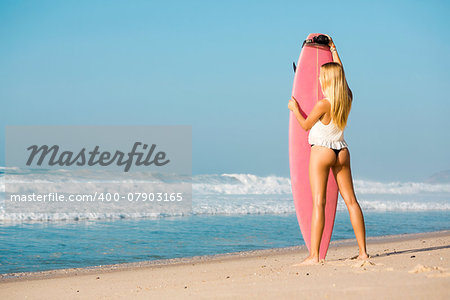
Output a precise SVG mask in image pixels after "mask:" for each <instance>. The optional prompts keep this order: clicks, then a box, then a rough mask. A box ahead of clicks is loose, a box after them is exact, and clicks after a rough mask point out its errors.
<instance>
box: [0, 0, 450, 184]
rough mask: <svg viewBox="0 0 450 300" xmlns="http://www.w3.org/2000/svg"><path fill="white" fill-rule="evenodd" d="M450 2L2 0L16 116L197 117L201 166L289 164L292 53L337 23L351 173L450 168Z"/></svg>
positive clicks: (410, 173) (12, 115) (261, 171)
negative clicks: (348, 102)
mask: <svg viewBox="0 0 450 300" xmlns="http://www.w3.org/2000/svg"><path fill="white" fill-rule="evenodd" d="M449 11H450V4H449V1H392V0H391V1H320V2H318V1H291V2H288V1H220V2H219V1H136V0H134V1H92V0H91V1H4V0H3V1H1V2H0V37H1V46H0V101H1V105H2V106H1V107H2V114H1V118H0V126H1V128H2V131H1V134H0V149H1V150H0V151H1V159H0V164H1V165H4V142H5V139H4V128H5V126H7V125H96V124H98V125H175V124H183V125H192V131H193V173H194V174H201V173H251V174H256V175H280V176H289V161H288V119H289V110H288V108H287V103H288V100H289V98H290V95H291V89H292V81H293V75H294V74H293V71H292V61H297V59H298V55H299V53H300V50H301V43H302V41H303V40H304V39H305V38H306V36H307V35H308V34H309V33H311V32H320V33H328V34H330V35H331V36H332V37H333V38H334V40H335V44H336V46H337V49H338V51H339V54H340V56H341V58H342V61H343V64H344V67H345V70H346V75H347V78H348V82H349V85H350V87H351V88H352V90H353V94H354V103H353V108H352V111H351V114H350V118H349V123H348V128H347V130H346V132H345V138H346V140H347V142H348V143H349V147H350V151H351V155H352V167H353V175H354V177H355V178H360V179H374V180H381V181H391V180H398V181H405V180H422V179H424V178H426V177H428V176H430V175H431V174H433V173H434V172H437V171H441V170H446V169H450V157H449V153H450V133H449V129H450V126H449V124H448V118H449V115H450V103H449V100H450V99H449V98H448V96H447V94H446V92H447V91H448V85H449V83H450V62H449V59H448V54H449V53H450V34H449V29H450V19H449V18H448V12H449Z"/></svg>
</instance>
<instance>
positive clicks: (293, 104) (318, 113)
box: [288, 96, 329, 131]
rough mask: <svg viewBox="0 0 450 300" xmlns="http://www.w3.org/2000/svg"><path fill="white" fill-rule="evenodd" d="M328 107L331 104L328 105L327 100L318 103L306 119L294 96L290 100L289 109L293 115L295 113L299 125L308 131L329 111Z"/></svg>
mask: <svg viewBox="0 0 450 300" xmlns="http://www.w3.org/2000/svg"><path fill="white" fill-rule="evenodd" d="M327 105H329V104H327V101H326V100H320V101H318V102H317V103H316V105H315V106H314V108H313V109H312V111H311V113H310V114H309V115H308V116H307V117H306V119H305V117H303V115H302V113H301V112H300V108H299V106H298V103H297V100H296V99H295V98H294V96H292V98H291V99H290V100H289V104H288V108H289V109H290V110H291V111H292V113H294V115H295V118H296V119H297V121H298V123H300V126H302V128H303V129H304V130H306V131H308V130H310V129H311V127H313V125H314V124H316V122H317V121H318V120H319V119H320V117H322V115H323V114H324V113H325V112H326V111H327V108H328V107H327Z"/></svg>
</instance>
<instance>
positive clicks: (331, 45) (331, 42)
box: [325, 34, 334, 48]
mask: <svg viewBox="0 0 450 300" xmlns="http://www.w3.org/2000/svg"><path fill="white" fill-rule="evenodd" d="M325 36H327V37H328V39H329V40H330V41H329V42H328V46H329V47H330V48H331V47H334V42H333V39H332V38H331V36H329V35H328V34H325Z"/></svg>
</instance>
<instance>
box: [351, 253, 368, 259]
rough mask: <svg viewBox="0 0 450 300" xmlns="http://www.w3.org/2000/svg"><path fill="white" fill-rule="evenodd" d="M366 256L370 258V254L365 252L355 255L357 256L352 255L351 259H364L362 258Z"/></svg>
mask: <svg viewBox="0 0 450 300" xmlns="http://www.w3.org/2000/svg"><path fill="white" fill-rule="evenodd" d="M368 258H371V256H370V255H369V254H367V253H364V254H360V255H357V256H353V257H352V258H351V259H361V260H364V259H368Z"/></svg>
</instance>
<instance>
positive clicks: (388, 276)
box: [0, 230, 450, 299]
mask: <svg viewBox="0 0 450 300" xmlns="http://www.w3.org/2000/svg"><path fill="white" fill-rule="evenodd" d="M367 243H368V253H369V254H370V255H371V258H369V259H368V260H365V261H360V260H355V259H352V257H354V256H355V255H357V254H358V252H357V246H356V241H355V240H354V239H353V240H343V241H335V242H332V244H331V245H330V249H329V251H328V255H327V259H326V261H325V262H324V263H320V264H318V265H313V266H303V267H293V266H292V265H293V264H295V263H298V262H300V261H301V260H302V259H303V258H304V257H306V255H307V250H306V248H305V247H304V246H299V247H289V248H278V249H269V250H258V251H248V252H238V253H230V254H221V255H215V256H202V257H192V258H183V259H170V260H161V261H149V262H142V263H131V264H120V265H111V266H99V267H92V268H83V269H65V270H55V271H45V272H36V273H17V274H8V275H2V277H1V279H0V298H1V299H61V298H62V297H63V298H64V299H119V298H120V299H274V298H282V299H360V297H361V296H363V297H364V299H393V298H396V299H448V297H449V296H450V263H449V262H450V251H449V248H450V230H447V231H439V232H431V233H418V234H408V235H397V236H384V237H369V238H368V239H367Z"/></svg>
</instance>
